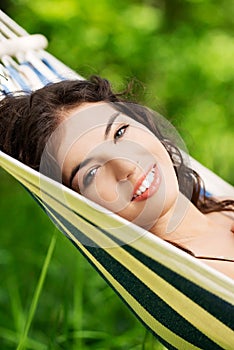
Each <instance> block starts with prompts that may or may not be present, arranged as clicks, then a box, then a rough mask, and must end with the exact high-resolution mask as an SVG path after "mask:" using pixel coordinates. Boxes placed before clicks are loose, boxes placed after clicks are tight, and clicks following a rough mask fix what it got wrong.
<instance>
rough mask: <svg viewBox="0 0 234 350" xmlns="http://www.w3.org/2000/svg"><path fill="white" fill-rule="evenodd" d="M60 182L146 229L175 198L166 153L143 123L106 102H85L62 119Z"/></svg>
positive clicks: (164, 213) (174, 186) (171, 204)
mask: <svg viewBox="0 0 234 350" xmlns="http://www.w3.org/2000/svg"><path fill="white" fill-rule="evenodd" d="M61 126H62V130H63V132H62V133H61V135H62V140H61V143H60V147H59V151H58V153H57V160H58V162H59V164H60V166H61V169H62V178H63V182H64V184H66V185H67V186H69V187H71V188H72V189H74V190H75V191H77V192H79V193H81V194H82V195H84V196H85V197H87V198H89V199H91V200H92V201H94V202H96V203H98V204H100V205H101V206H103V207H105V208H107V209H109V210H111V211H112V212H115V213H117V214H119V215H120V216H122V217H124V218H125V219H127V220H129V221H132V222H134V223H136V224H137V225H139V226H141V227H143V228H145V229H147V230H149V229H150V228H152V227H153V226H154V225H155V224H156V222H157V220H158V219H159V218H162V217H164V216H165V215H166V214H167V213H168V212H169V211H170V210H172V209H173V206H174V204H175V202H176V199H177V196H178V184H177V179H176V176H175V172H174V169H173V166H172V162H171V160H170V157H169V155H168V153H167V151H166V150H165V148H164V147H163V145H162V144H161V142H160V141H159V140H158V139H157V138H156V136H155V135H153V133H152V132H150V131H149V130H148V129H147V128H146V127H145V126H143V125H142V124H140V123H138V122H136V121H135V120H133V119H131V118H130V117H128V116H127V115H125V114H123V113H121V112H118V111H117V110H116V109H114V108H113V107H112V106H111V105H109V104H107V103H104V102H102V103H86V104H83V105H82V106H80V107H78V108H76V109H74V110H72V112H70V114H69V116H68V117H67V118H66V119H65V120H64V122H63V123H62V124H61Z"/></svg>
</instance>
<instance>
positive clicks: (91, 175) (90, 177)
mask: <svg viewBox="0 0 234 350" xmlns="http://www.w3.org/2000/svg"><path fill="white" fill-rule="evenodd" d="M99 168H100V167H96V168H93V169H91V170H90V171H89V172H88V173H87V174H86V175H85V176H84V178H83V185H84V186H85V187H87V186H89V185H90V184H91V183H92V181H93V179H94V177H95V175H96V173H97V171H98V169H99Z"/></svg>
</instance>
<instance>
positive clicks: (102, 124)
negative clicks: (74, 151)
mask: <svg viewBox="0 0 234 350" xmlns="http://www.w3.org/2000/svg"><path fill="white" fill-rule="evenodd" d="M117 113H119V114H120V115H123V114H122V113H121V112H118V111H117V109H115V108H114V107H113V106H112V105H111V104H108V103H105V102H99V103H85V104H84V105H82V106H79V107H77V108H75V109H73V110H72V111H71V113H70V114H69V115H68V116H67V117H66V118H64V120H63V121H62V123H61V124H60V125H59V127H58V128H57V129H56V130H55V132H54V133H53V140H54V141H52V143H56V144H58V143H59V147H58V148H57V149H58V151H57V159H58V161H59V163H60V160H61V159H64V157H65V156H66V154H67V153H68V152H69V150H70V149H71V147H72V146H73V145H74V144H75V143H76V142H77V141H79V143H80V144H81V147H82V143H83V142H84V140H86V141H87V140H89V142H90V143H93V142H94V143H95V142H98V141H99V140H98V139H100V140H101V138H103V135H104V130H105V128H106V127H107V125H108V123H109V121H110V119H112V117H113V116H114V115H116V114H117ZM125 118H128V117H127V116H125ZM102 130H103V131H102Z"/></svg>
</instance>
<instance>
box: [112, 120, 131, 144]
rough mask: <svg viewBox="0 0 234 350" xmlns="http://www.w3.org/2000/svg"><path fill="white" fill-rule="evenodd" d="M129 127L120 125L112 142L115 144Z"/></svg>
mask: <svg viewBox="0 0 234 350" xmlns="http://www.w3.org/2000/svg"><path fill="white" fill-rule="evenodd" d="M128 127H129V124H126V125H122V126H121V127H120V128H119V129H118V130H117V131H116V133H115V134H114V141H115V143H116V142H117V141H118V139H120V138H121V137H123V135H124V134H125V132H126V130H127V128H128Z"/></svg>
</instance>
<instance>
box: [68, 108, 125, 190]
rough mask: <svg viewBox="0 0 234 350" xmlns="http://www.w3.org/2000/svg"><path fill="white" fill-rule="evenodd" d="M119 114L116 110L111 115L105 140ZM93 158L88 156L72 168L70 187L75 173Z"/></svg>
mask: <svg viewBox="0 0 234 350" xmlns="http://www.w3.org/2000/svg"><path fill="white" fill-rule="evenodd" d="M119 114H120V113H119V112H116V113H114V114H113V115H112V116H111V117H110V119H109V121H108V123H107V126H106V129H105V133H104V139H105V140H106V139H107V137H108V135H109V133H110V131H111V127H112V125H113V123H114V121H115V119H116V118H117V117H118V116H119ZM92 160H93V158H92V157H90V158H87V159H85V160H84V161H83V162H81V163H79V164H77V165H76V166H75V167H74V168H73V169H72V172H71V176H70V178H69V187H70V188H71V185H72V181H73V179H74V177H75V175H76V174H77V172H78V171H79V170H81V169H82V168H83V167H84V166H85V165H87V164H88V163H89V162H91V161H92Z"/></svg>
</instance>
